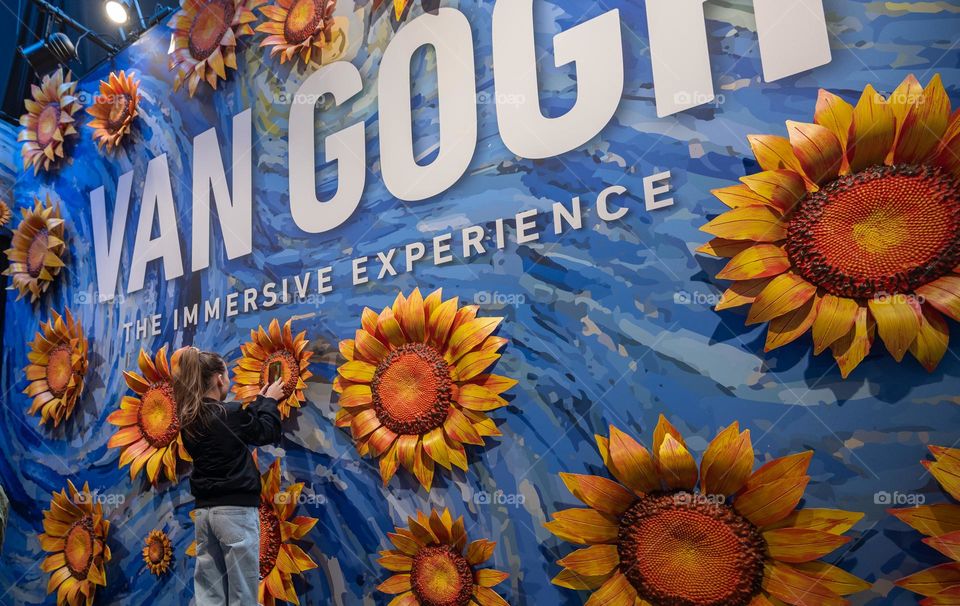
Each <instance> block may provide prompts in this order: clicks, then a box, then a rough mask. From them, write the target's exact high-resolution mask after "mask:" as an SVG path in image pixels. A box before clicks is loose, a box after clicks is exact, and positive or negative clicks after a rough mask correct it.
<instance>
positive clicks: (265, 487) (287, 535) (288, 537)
mask: <svg viewBox="0 0 960 606" xmlns="http://www.w3.org/2000/svg"><path fill="white" fill-rule="evenodd" d="M253 458H254V461H256V460H257V454H256V452H254V454H253ZM302 491H303V483H302V482H298V483H296V484H291V485H290V486H289V487H288V488H287V489H286V490H280V459H276V460H275V461H274V462H273V464H272V465H271V466H270V468H269V469H267V471H266V473H264V474H263V475H261V476H260V509H259V513H260V590H259V596H258V598H259V603H260V604H262V605H263V606H274V605H275V604H276V602H277V600H284V601H287V602H290V603H292V604H299V603H300V600H299V599H298V598H297V591H296V589H295V588H294V586H293V575H295V574H301V573H304V572H307V571H308V570H313V569H314V568H316V567H317V563H316V562H314V561H313V558H311V557H310V556H309V555H307V553H306V552H304V551H303V549H301V548H300V547H299V546H297V545H295V544H294V543H292V542H291V541H294V540H298V539H302V538H303V537H305V536H306V535H307V533H309V532H310V531H311V530H312V529H313V527H314V526H316V524H317V519H316V518H311V517H307V516H296V517H291V516H292V515H293V512H294V511H295V510H296V508H297V505H298V504H299V502H300V493H301V492H302ZM191 517H192V514H191ZM187 555H189V556H194V557H195V556H196V555H197V543H196V541H194V542H193V543H192V544H191V545H190V547H188V548H187Z"/></svg>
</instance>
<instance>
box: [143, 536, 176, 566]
mask: <svg viewBox="0 0 960 606" xmlns="http://www.w3.org/2000/svg"><path fill="white" fill-rule="evenodd" d="M171 561H173V547H172V545H171V544H170V537H168V536H167V533H165V532H163V531H162V530H151V531H150V534H149V535H147V539H146V541H144V547H143V562H144V563H145V564H146V565H147V569H148V570H150V572H152V573H153V574H155V575H156V576H158V577H159V576H162V575H164V574H167V572H168V571H169V570H170V562H171Z"/></svg>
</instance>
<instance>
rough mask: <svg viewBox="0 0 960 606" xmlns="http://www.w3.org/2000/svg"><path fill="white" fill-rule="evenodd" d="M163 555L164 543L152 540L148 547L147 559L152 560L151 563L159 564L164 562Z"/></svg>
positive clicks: (155, 539)
mask: <svg viewBox="0 0 960 606" xmlns="http://www.w3.org/2000/svg"><path fill="white" fill-rule="evenodd" d="M163 554H164V548H163V542H162V541H161V540H160V539H158V538H152V539H150V544H149V545H148V546H147V557H149V558H150V561H151V562H153V563H154V564H159V563H160V562H162V561H163Z"/></svg>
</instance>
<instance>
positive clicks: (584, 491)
mask: <svg viewBox="0 0 960 606" xmlns="http://www.w3.org/2000/svg"><path fill="white" fill-rule="evenodd" d="M560 479H561V480H563V483H564V484H566V486H567V489H568V490H569V491H570V492H571V493H573V496H575V497H577V498H578V499H580V500H581V501H582V502H583V503H584V504H585V505H588V506H590V507H593V508H594V509H596V510H597V511H600V512H603V513H608V514H610V515H615V516H619V515H622V514H623V512H625V511H626V510H627V509H629V508H630V506H631V505H632V504H633V503H634V501H636V496H635V495H634V494H633V493H631V492H630V491H629V490H627V489H626V488H624V487H623V486H621V485H620V484H617V483H616V482H613V481H611V480H608V479H606V478H601V477H599V476H591V475H580V474H573V473H563V472H561V473H560Z"/></svg>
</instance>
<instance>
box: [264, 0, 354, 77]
mask: <svg viewBox="0 0 960 606" xmlns="http://www.w3.org/2000/svg"><path fill="white" fill-rule="evenodd" d="M336 8H337V0H274V1H273V3H272V4H269V5H267V6H263V7H261V8H260V11H261V12H262V13H263V14H264V16H265V17H266V18H267V20H266V21H264V22H263V23H261V24H260V25H258V26H257V31H258V32H263V33H265V34H270V35H269V36H267V37H266V38H264V39H263V41H262V42H261V43H260V46H261V48H262V47H267V46H268V47H271V48H270V56H271V57H275V56H277V55H280V63H286V62H287V61H289V60H290V59H292V58H294V57H295V56H297V55H300V59H301V60H302V61H303V63H304V65H309V64H310V62H311V61H313V62H314V63H317V64H318V65H327V64H328V63H331V62H333V61H336V60H337V59H339V58H340V57H341V56H342V55H343V51H344V50H345V49H346V47H347V36H346V27H347V21H346V20H345V19H340V18H337V17H334V16H333V11H334V10H335V9H336Z"/></svg>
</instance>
